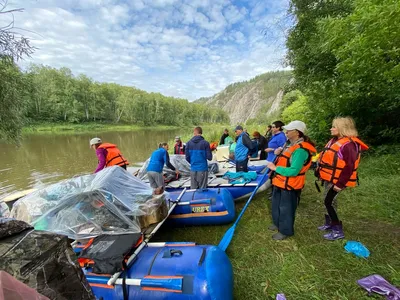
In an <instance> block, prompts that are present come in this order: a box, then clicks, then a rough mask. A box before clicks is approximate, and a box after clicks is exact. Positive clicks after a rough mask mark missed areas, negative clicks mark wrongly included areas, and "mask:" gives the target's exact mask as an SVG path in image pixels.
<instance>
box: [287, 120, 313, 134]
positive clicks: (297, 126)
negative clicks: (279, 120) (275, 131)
mask: <svg viewBox="0 0 400 300" xmlns="http://www.w3.org/2000/svg"><path fill="white" fill-rule="evenodd" d="M282 128H283V129H284V130H298V131H301V132H302V133H305V132H306V130H307V127H306V124H304V122H302V121H292V122H290V123H289V124H287V125H286V126H283V127H282Z"/></svg>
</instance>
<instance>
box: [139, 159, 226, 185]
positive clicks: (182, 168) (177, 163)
mask: <svg viewBox="0 0 400 300" xmlns="http://www.w3.org/2000/svg"><path fill="white" fill-rule="evenodd" d="M169 160H170V162H171V164H172V165H173V166H174V167H175V168H176V169H177V170H179V172H180V176H181V178H189V177H190V164H189V163H188V162H187V160H186V158H185V155H170V156H169ZM149 162H150V158H149V159H148V160H146V161H145V162H144V164H143V166H142V167H141V168H140V170H139V172H138V177H139V178H140V179H142V180H147V166H148V165H149ZM208 171H209V172H210V173H211V174H215V173H218V171H219V166H218V162H216V161H209V162H208ZM163 173H164V174H169V173H174V174H175V171H172V170H171V169H170V168H168V167H167V166H164V169H163Z"/></svg>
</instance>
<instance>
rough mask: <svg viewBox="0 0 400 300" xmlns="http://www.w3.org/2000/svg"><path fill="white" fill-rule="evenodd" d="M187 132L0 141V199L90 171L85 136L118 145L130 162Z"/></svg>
mask: <svg viewBox="0 0 400 300" xmlns="http://www.w3.org/2000/svg"><path fill="white" fill-rule="evenodd" d="M190 132H191V129H190V128H185V129H182V130H180V129H172V130H171V129H143V130H135V131H120V132H110V131H107V132H93V133H67V134H59V133H57V134H52V133H47V134H31V135H26V136H24V138H23V140H22V143H21V146H20V147H16V146H15V145H11V144H5V143H0V199H1V198H3V197H4V196H5V195H7V194H9V193H11V192H14V191H18V190H24V189H28V188H33V187H38V186H39V185H40V184H42V183H49V182H56V181H59V180H61V179H65V178H70V177H72V176H75V175H79V174H85V173H86V174H87V173H91V172H93V171H94V170H95V169H96V166H97V157H96V154H95V151H94V150H93V149H91V148H90V147H89V140H90V139H91V138H93V137H96V136H98V137H100V138H102V140H103V141H104V142H108V143H113V144H116V145H118V148H119V149H120V150H121V152H122V154H123V155H124V156H125V157H126V158H127V159H128V160H129V162H130V163H131V165H134V163H138V162H143V161H145V160H146V159H147V158H149V156H150V154H151V152H152V151H154V150H155V149H156V148H157V147H158V143H160V142H167V141H171V140H173V139H174V137H175V135H180V134H184V133H186V134H188V133H190ZM172 146H173V145H170V147H171V148H172Z"/></svg>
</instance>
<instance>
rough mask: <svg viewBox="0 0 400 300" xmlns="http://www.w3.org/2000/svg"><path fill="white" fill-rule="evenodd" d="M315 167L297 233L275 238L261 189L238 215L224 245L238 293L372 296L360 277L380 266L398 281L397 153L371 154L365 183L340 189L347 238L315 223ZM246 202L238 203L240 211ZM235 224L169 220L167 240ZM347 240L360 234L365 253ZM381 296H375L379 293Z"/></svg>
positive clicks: (218, 232)
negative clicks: (349, 249) (348, 247)
mask: <svg viewBox="0 0 400 300" xmlns="http://www.w3.org/2000/svg"><path fill="white" fill-rule="evenodd" d="M313 181H314V178H313V175H312V174H311V172H309V174H308V183H307V185H306V188H305V190H304V192H303V195H302V199H301V203H300V207H299V208H298V211H297V216H296V228H295V230H296V233H295V236H294V237H292V238H289V239H287V240H284V241H278V242H276V241H273V240H272V239H271V235H272V234H273V233H272V232H270V231H268V230H267V226H268V225H269V224H270V223H271V217H270V209H271V205H270V202H269V201H268V200H266V194H265V193H261V194H259V195H258V196H257V197H256V198H255V199H254V200H253V202H252V203H251V205H250V206H249V208H248V210H247V211H246V213H245V214H244V216H243V219H242V220H241V222H240V223H239V225H238V227H237V229H236V233H235V236H234V238H233V240H232V243H231V245H230V247H229V248H228V250H227V253H228V255H229V257H230V259H231V262H232V265H233V269H234V278H235V299H275V295H276V294H277V293H285V295H286V297H287V299H289V300H290V299H296V300H298V299H307V300H308V299H354V300H355V299H371V297H368V296H367V293H366V292H365V291H364V290H363V289H361V288H360V287H359V286H358V285H357V282H356V281H357V280H358V279H360V278H363V277H365V276H368V275H370V274H380V275H382V276H383V277H384V278H386V279H387V280H388V281H389V282H391V283H392V284H394V285H397V286H399V285H400V259H399V253H400V193H399V192H398V191H399V187H400V154H390V155H389V154H387V155H381V156H379V157H377V156H371V157H366V158H365V159H364V160H363V161H362V163H361V166H360V186H359V187H357V188H355V189H349V190H347V191H344V192H343V193H342V194H341V195H340V197H339V212H338V213H339V217H341V218H342V220H343V224H344V231H345V234H346V239H345V240H342V241H334V242H329V241H325V240H323V238H322V235H323V233H322V232H319V231H318V230H317V229H316V227H317V226H319V225H321V224H322V221H323V220H322V219H323V214H324V206H323V203H322V200H321V194H319V193H318V192H317V191H316V189H315V186H314V183H313ZM243 206H244V202H242V203H238V204H237V211H238V212H239V211H240V210H241V208H242V207H243ZM230 226H231V224H230V225H226V226H205V227H186V228H180V229H176V230H175V229H174V230H171V229H170V228H164V229H163V231H162V232H159V233H158V234H157V236H156V239H157V240H164V241H195V242H197V243H199V244H218V242H219V240H220V239H221V237H222V236H223V234H224V233H225V231H226V230H227V229H228V228H229V227H230ZM347 240H355V241H360V242H362V243H363V244H364V245H365V246H366V247H367V248H368V249H369V250H370V251H371V256H370V257H369V258H368V259H361V258H358V257H356V256H355V255H353V254H350V253H346V251H345V250H344V245H345V243H346V241H347ZM379 297H381V296H376V299H379Z"/></svg>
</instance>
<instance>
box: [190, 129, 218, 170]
mask: <svg viewBox="0 0 400 300" xmlns="http://www.w3.org/2000/svg"><path fill="white" fill-rule="evenodd" d="M185 155H186V160H187V161H188V162H189V163H190V170H191V171H208V163H207V160H211V159H212V154H211V149H210V144H209V143H208V142H207V141H206V140H205V139H204V138H203V137H202V136H201V135H196V136H194V137H193V138H192V139H191V140H190V141H189V142H187V144H186V152H185Z"/></svg>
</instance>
